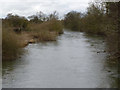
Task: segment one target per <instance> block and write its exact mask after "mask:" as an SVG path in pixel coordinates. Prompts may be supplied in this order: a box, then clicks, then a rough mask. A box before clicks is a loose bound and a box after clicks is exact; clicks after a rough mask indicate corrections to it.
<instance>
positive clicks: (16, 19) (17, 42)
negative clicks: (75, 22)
mask: <svg viewBox="0 0 120 90" xmlns="http://www.w3.org/2000/svg"><path fill="white" fill-rule="evenodd" d="M2 21H3V38H2V44H3V47H2V51H3V52H2V56H3V59H2V60H13V59H15V58H16V57H18V56H19V55H20V54H21V53H22V51H21V48H22V47H24V46H26V45H28V44H29V43H36V42H41V41H42V42H43V41H55V40H56V39H57V36H58V35H60V34H62V33H63V25H62V23H61V21H60V20H57V19H55V18H52V19H50V20H47V21H43V22H42V23H40V22H37V23H36V22H33V21H32V22H31V21H28V20H27V19H26V18H24V17H20V16H14V15H9V16H7V18H5V19H3V20H2Z"/></svg>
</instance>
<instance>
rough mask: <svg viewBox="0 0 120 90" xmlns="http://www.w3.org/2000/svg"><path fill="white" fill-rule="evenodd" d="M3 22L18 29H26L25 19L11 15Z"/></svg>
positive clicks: (26, 21)
mask: <svg viewBox="0 0 120 90" xmlns="http://www.w3.org/2000/svg"><path fill="white" fill-rule="evenodd" d="M5 20H7V21H8V23H9V24H10V25H12V26H13V27H17V28H20V29H26V28H27V25H28V20H27V19H26V18H25V17H21V16H18V15H13V14H12V13H10V14H8V15H7V17H6V18H5Z"/></svg>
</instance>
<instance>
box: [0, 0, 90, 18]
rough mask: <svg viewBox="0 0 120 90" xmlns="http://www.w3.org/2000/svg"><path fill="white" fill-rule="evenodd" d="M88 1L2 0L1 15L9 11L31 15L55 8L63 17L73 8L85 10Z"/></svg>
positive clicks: (49, 11)
mask: <svg viewBox="0 0 120 90" xmlns="http://www.w3.org/2000/svg"><path fill="white" fill-rule="evenodd" d="M88 3H89V0H44V1H43V0H1V3H0V17H5V16H6V15H7V14H8V13H13V14H18V15H22V16H30V15H33V14H35V13H36V12H38V11H42V12H44V13H46V14H50V13H51V12H53V11H55V10H56V11H58V12H59V14H60V16H61V17H62V16H63V15H64V14H66V13H67V12H69V11H72V10H76V11H81V12H84V11H85V10H86V7H87V6H88Z"/></svg>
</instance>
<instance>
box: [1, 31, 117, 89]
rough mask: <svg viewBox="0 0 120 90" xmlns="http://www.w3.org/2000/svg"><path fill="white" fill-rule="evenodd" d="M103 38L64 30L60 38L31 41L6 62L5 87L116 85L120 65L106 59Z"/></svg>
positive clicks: (4, 66) (93, 86) (95, 86)
mask: <svg viewBox="0 0 120 90" xmlns="http://www.w3.org/2000/svg"><path fill="white" fill-rule="evenodd" d="M105 47H106V46H105V41H104V38H100V37H98V36H94V37H91V36H88V35H86V34H84V33H80V32H72V31H65V33H64V34H63V35H61V36H59V37H58V41H56V42H55V41H54V42H44V43H38V44H31V45H29V46H27V47H26V48H25V51H26V53H25V54H24V55H22V56H21V57H20V58H18V59H17V60H15V61H10V62H8V61H7V62H5V61H4V63H3V87H9V88H13V87H14V88H75V87H76V88H110V87H117V82H118V81H117V67H115V66H113V65H112V66H110V65H109V63H108V62H107V53H105V52H104V49H105Z"/></svg>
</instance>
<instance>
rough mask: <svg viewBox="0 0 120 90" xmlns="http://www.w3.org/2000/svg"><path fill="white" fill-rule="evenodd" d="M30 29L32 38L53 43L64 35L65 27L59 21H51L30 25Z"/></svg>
mask: <svg viewBox="0 0 120 90" xmlns="http://www.w3.org/2000/svg"><path fill="white" fill-rule="evenodd" d="M29 28H30V32H31V34H32V36H33V37H36V38H38V39H39V41H53V40H56V37H57V36H58V35H59V34H62V33H63V25H62V23H61V22H60V21H58V20H50V21H46V22H44V23H42V24H36V23H30V25H29Z"/></svg>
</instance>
